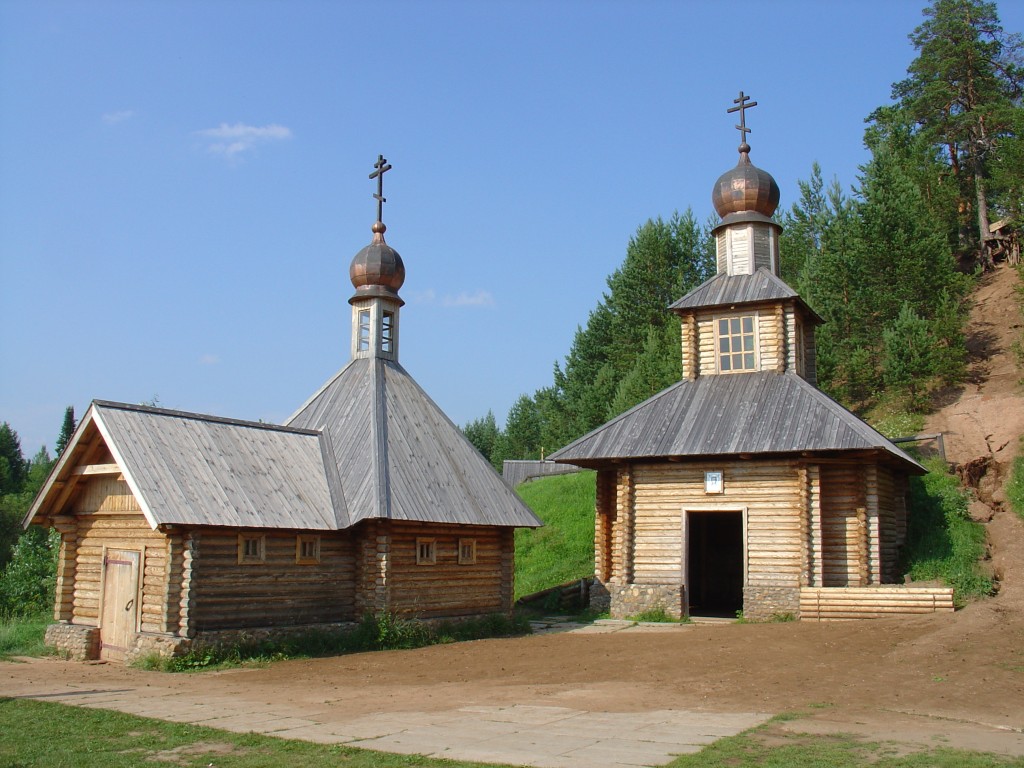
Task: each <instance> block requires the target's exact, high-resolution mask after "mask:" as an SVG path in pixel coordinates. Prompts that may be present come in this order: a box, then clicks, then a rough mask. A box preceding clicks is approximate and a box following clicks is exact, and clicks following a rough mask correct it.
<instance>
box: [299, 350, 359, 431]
mask: <svg viewBox="0 0 1024 768" xmlns="http://www.w3.org/2000/svg"><path fill="white" fill-rule="evenodd" d="M356 359H357V358H352V359H351V360H349V361H348V362H347V363H345V364H344V365H343V366H341V368H339V369H338V371H337V372H336V373H335V374H334V375H333V376H331V377H330V378H329V379H328V380H327V381H325V382H324V383H323V384H322V385H321V386H320V388H319V389H318V390H317V391H316V392H314V393H313V394H312V395H310V396H309V397H307V398H306V401H305V402H304V403H303V404H302V405H300V406H299V407H298V408H297V409H296V410H295V413H293V414H292V415H291V416H289V417H288V418H287V419H285V420H284V424H285V426H287V425H288V424H291V423H292V422H293V421H295V419H297V418H298V416H299V414H300V413H302V412H303V411H304V410H306V409H307V408H308V407H309V406H310V405H312V404H313V403H314V402H315V401H316V399H317V398H318V397H320V395H322V394H323V393H324V392H325V391H326V390H327V389H328V388H329V387H330V386H331V385H332V384H334V382H336V381H337V380H338V379H339V378H340V377H341V375H342V374H343V373H345V371H347V370H348V369H349V368H351V367H352V364H353V363H355V361H356Z"/></svg>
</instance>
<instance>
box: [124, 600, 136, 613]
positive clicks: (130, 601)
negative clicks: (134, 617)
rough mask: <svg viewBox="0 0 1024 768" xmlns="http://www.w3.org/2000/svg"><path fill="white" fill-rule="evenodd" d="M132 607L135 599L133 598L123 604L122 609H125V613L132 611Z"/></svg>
mask: <svg viewBox="0 0 1024 768" xmlns="http://www.w3.org/2000/svg"><path fill="white" fill-rule="evenodd" d="M133 605H135V599H134V598H132V599H131V600H129V601H128V602H127V603H125V606H124V609H125V610H126V611H130V610H131V609H132V606H133Z"/></svg>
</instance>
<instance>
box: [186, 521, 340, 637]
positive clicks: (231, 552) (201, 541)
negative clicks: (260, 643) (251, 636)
mask: <svg viewBox="0 0 1024 768" xmlns="http://www.w3.org/2000/svg"><path fill="white" fill-rule="evenodd" d="M247 533H254V534H259V533H262V534H263V535H265V537H266V539H265V555H266V557H265V560H264V562H261V563H239V562H238V535H239V531H238V530H237V529H230V528H224V529H219V528H203V529H196V530H194V531H193V532H192V540H193V552H192V564H191V571H192V572H191V583H190V585H189V590H190V596H189V604H190V606H191V615H190V616H189V617H188V620H189V625H190V627H191V628H192V629H194V630H195V631H198V632H202V631H205V630H216V629H234V628H242V627H271V626H299V625H302V624H320V623H330V622H338V621H350V620H352V619H353V618H354V607H355V547H354V545H353V541H352V536H351V534H349V533H347V532H344V531H340V532H333V531H332V532H326V531H325V532H323V533H322V534H320V562H319V563H312V564H299V563H297V562H296V557H295V549H296V538H297V535H298V534H297V532H295V531H292V532H288V531H269V530H268V531H259V530H253V531H248V532H247ZM303 533H304V534H307V533H308V532H303Z"/></svg>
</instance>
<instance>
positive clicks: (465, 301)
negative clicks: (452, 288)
mask: <svg viewBox="0 0 1024 768" xmlns="http://www.w3.org/2000/svg"><path fill="white" fill-rule="evenodd" d="M441 304H442V305H443V306H446V307H493V306H494V297H493V296H491V293H490V291H476V292H475V293H466V292H462V293H460V294H459V295H458V296H445V297H444V298H443V299H442V300H441Z"/></svg>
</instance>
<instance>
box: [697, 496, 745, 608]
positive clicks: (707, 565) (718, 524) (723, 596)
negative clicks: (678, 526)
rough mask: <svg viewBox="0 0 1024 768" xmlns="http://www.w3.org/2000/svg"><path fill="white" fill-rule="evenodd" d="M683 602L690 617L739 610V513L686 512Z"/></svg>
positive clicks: (740, 591) (741, 559)
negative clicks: (685, 584)
mask: <svg viewBox="0 0 1024 768" xmlns="http://www.w3.org/2000/svg"><path fill="white" fill-rule="evenodd" d="M686 522H687V531H688V539H689V543H688V548H689V551H688V552H687V553H686V555H687V581H686V583H687V601H688V602H689V604H690V614H691V615H694V616H727V617H730V618H732V617H734V616H735V615H736V612H737V611H741V610H743V513H742V512H689V513H687V520H686Z"/></svg>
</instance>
